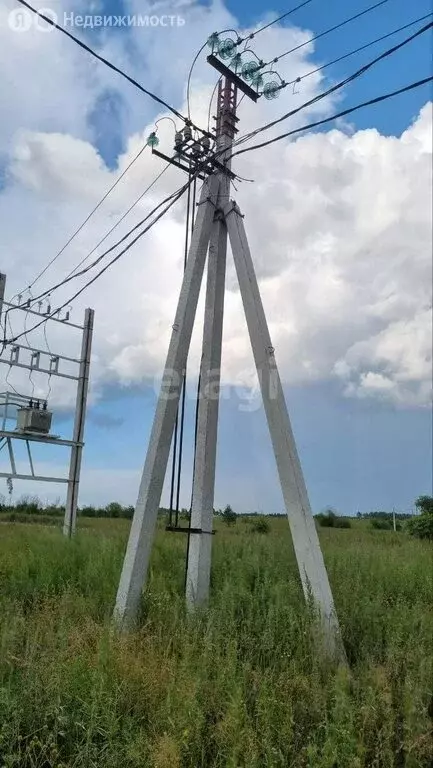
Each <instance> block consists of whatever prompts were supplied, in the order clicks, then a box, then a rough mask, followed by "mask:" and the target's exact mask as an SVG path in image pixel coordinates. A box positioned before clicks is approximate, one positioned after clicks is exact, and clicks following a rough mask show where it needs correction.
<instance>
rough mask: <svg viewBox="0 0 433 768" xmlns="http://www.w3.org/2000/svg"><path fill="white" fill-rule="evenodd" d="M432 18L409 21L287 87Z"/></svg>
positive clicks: (291, 83) (299, 78) (425, 17)
mask: <svg viewBox="0 0 433 768" xmlns="http://www.w3.org/2000/svg"><path fill="white" fill-rule="evenodd" d="M430 17H431V13H426V14H425V15H424V16H420V17H419V18H418V19H414V20H413V21H409V22H408V23H407V24H404V25H403V26H402V27H397V29H393V30H392V31H391V32H387V34H386V35H381V37H376V38H375V40H370V42H369V43H365V45H361V46H360V47H359V48H354V49H353V50H352V51H349V52H348V53H344V54H343V55H342V56H339V57H338V58H337V59H332V61H328V62H327V63H326V64H322V66H321V67H317V68H316V69H312V70H311V71H310V72H307V73H306V74H305V75H301V77H297V78H296V80H290V82H288V83H286V85H295V84H296V83H300V82H301V80H305V79H306V78H307V77H310V76H311V75H315V74H316V73H317V72H322V70H323V69H326V68H327V67H331V66H332V65H333V64H338V62H340V61H344V59H348V58H349V57H350V56H354V55H355V54H356V53H360V52H361V51H365V50H366V48H370V47H371V46H372V45H375V43H381V42H382V41H383V40H386V39H387V38H388V37H392V36H393V35H396V34H397V33H398V32H403V30H405V29H409V27H413V25H414V24H418V23H419V22H420V21H424V20H425V19H429V18H430Z"/></svg>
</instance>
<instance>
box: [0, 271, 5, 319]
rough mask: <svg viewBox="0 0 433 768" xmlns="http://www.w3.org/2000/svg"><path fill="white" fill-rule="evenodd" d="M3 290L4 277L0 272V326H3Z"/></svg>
mask: <svg viewBox="0 0 433 768" xmlns="http://www.w3.org/2000/svg"><path fill="white" fill-rule="evenodd" d="M5 289H6V275H4V274H3V273H2V272H0V325H2V324H3V318H2V315H3V300H4V297H5Z"/></svg>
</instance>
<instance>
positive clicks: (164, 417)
mask: <svg viewBox="0 0 433 768" xmlns="http://www.w3.org/2000/svg"><path fill="white" fill-rule="evenodd" d="M218 189H219V180H218V178H217V177H210V178H209V179H208V180H207V181H206V182H205V184H204V185H203V190H202V193H201V196H200V202H199V204H198V211H197V218H196V225H195V227H194V234H193V237H192V241H191V245H190V249H189V255H188V260H187V265H186V270H185V274H184V278H183V283H182V289H181V292H180V296H179V302H178V305H177V311H176V317H175V321H174V325H173V333H172V336H171V341H170V346H169V350H168V354H167V361H166V364H165V369H164V377H163V381H162V385H161V392H160V395H159V399H158V405H157V408H156V413H155V417H154V421H153V426H152V432H151V435H150V438H149V444H148V449H147V455H146V461H145V464H144V469H143V474H142V478H141V483H140V489H139V494H138V500H137V504H136V507H135V512H134V517H133V520H132V525H131V530H130V534H129V540H128V545H127V549H126V554H125V559H124V562H123V569H122V574H121V577H120V583H119V588H118V592H117V598H116V605H115V609H114V620H115V622H116V624H117V625H118V626H119V627H122V628H128V627H129V626H131V625H132V624H134V621H135V619H136V616H137V610H138V606H139V602H140V595H141V590H142V588H143V585H144V583H145V580H146V576H147V569H148V565H149V558H150V552H151V548H152V542H153V538H154V534H155V527H156V520H157V515H158V508H159V503H160V500H161V493H162V487H163V483H164V477H165V472H166V469H167V462H168V456H169V452H170V444H171V438H172V435H173V429H174V422H175V419H176V412H177V407H178V402H179V393H180V384H181V381H182V375H183V372H184V370H185V366H186V361H187V356H188V351H189V346H190V342H191V334H192V329H193V325H194V318H195V314H196V310H197V302H198V297H199V293H200V286H201V282H202V278H203V271H204V265H205V260H206V254H207V248H208V244H209V238H210V232H211V227H212V221H213V217H214V213H215V204H216V200H217V197H218Z"/></svg>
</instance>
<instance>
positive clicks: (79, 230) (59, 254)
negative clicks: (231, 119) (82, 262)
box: [14, 144, 148, 298]
mask: <svg viewBox="0 0 433 768" xmlns="http://www.w3.org/2000/svg"><path fill="white" fill-rule="evenodd" d="M147 146H148V145H147V144H145V145H144V147H142V148H141V149H140V151H139V152H138V154H137V155H135V157H134V158H133V159H132V160H131V162H130V163H129V165H128V166H127V167H126V168H125V170H124V171H123V173H122V174H121V175H120V176H119V177H118V178H117V179H116V181H115V182H114V184H112V185H111V187H110V189H108V190H107V192H106V193H105V194H104V196H103V197H102V198H101V199H100V200H99V202H98V203H97V205H95V207H94V208H93V209H92V210H91V211H90V213H89V214H88V216H86V218H85V219H84V221H83V222H82V223H81V224H80V226H79V227H78V228H77V229H76V230H75V231H74V232H73V234H72V235H71V236H70V237H69V239H68V240H67V242H66V243H65V244H64V245H63V247H62V248H61V249H60V250H59V251H58V253H56V254H55V256H53V258H52V259H51V260H50V261H49V262H48V264H47V265H46V266H45V267H44V268H43V269H42V270H41V271H40V272H39V274H38V275H36V277H35V278H34V279H33V280H32V282H31V283H30V284H29V285H28V286H27V287H28V288H33V286H34V285H35V284H36V283H37V282H39V280H40V279H41V277H43V275H45V273H46V272H47V271H48V269H49V268H50V267H51V266H52V264H54V262H55V261H57V259H58V258H60V256H61V255H62V254H63V253H64V251H65V250H66V248H67V247H68V246H69V245H70V244H71V243H72V241H73V240H75V238H76V237H77V236H78V235H79V233H80V232H81V231H82V230H83V229H84V227H85V226H86V224H87V223H88V222H89V221H90V219H91V218H92V216H93V215H94V214H95V213H96V211H97V210H99V208H100V207H101V205H102V204H103V203H104V202H105V200H106V199H107V198H108V197H109V195H110V194H111V193H112V191H113V190H114V189H115V188H116V187H117V185H118V184H119V182H120V181H121V180H122V179H123V178H124V176H125V175H126V174H127V173H128V171H129V169H130V168H131V167H132V166H133V165H134V163H135V162H136V161H137V160H138V159H139V157H141V155H142V154H143V152H144V150H145V149H146V148H147ZM23 290H24V289H23ZM18 293H19V292H18ZM18 293H16V294H15V296H17V295H18ZM14 298H15V297H14Z"/></svg>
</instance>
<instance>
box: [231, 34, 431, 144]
mask: <svg viewBox="0 0 433 768" xmlns="http://www.w3.org/2000/svg"><path fill="white" fill-rule="evenodd" d="M432 27H433V22H430V23H429V24H426V25H424V26H423V27H421V29H418V30H417V31H416V32H414V33H413V34H412V35H410V36H409V37H407V38H405V39H404V40H402V41H401V42H400V43H397V44H396V45H394V46H393V47H392V48H388V49H387V50H386V51H383V52H382V53H381V54H380V55H379V56H376V57H375V58H374V59H372V60H371V61H369V62H368V63H367V64H364V65H363V66H362V67H360V68H359V69H358V70H356V71H355V72H353V73H352V74H351V75H349V76H348V77H346V78H344V80H341V81H340V82H338V83H336V84H335V85H333V86H331V87H330V88H328V89H327V90H326V91H323V92H322V93H319V94H318V95H317V96H314V97H313V98H312V99H309V100H308V101H306V102H304V103H303V104H301V105H300V106H299V107H296V108H295V109H292V110H290V112H287V113H286V114H284V115H282V116H281V117H279V118H277V119H275V120H272V121H271V122H270V123H266V124H265V125H263V126H260V127H259V128H256V129H255V130H254V131H251V132H250V133H248V134H244V135H243V136H240V137H239V138H238V139H237V140H236V141H235V142H234V146H239V145H240V144H243V143H244V142H246V141H249V140H250V139H252V138H254V136H257V135H258V134H259V133H262V132H263V131H267V130H269V129H270V128H273V126H274V125H277V124H278V123H281V122H283V121H284V120H287V119H288V118H289V117H293V115H296V114H298V113H299V112H301V111H302V110H303V109H306V107H309V106H311V105H313V104H316V103H317V102H318V101H321V100H322V99H324V98H326V97H327V96H329V95H330V94H332V93H335V92H336V91H338V90H340V89H341V88H343V87H344V86H345V85H347V84H348V83H351V82H353V81H354V80H356V79H357V78H358V77H361V75H363V74H365V73H366V72H368V71H369V70H370V69H371V68H372V67H374V66H375V65H376V64H377V63H378V62H379V61H382V60H383V59H385V58H388V57H389V56H391V55H393V54H394V53H396V52H397V51H398V50H400V49H401V48H403V47H404V46H405V45H408V44H409V43H410V42H412V40H415V38H417V37H419V36H420V35H422V34H424V33H425V32H427V31H428V30H429V29H431V28H432ZM236 154H239V152H235V153H234V155H236ZM234 155H232V156H234Z"/></svg>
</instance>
